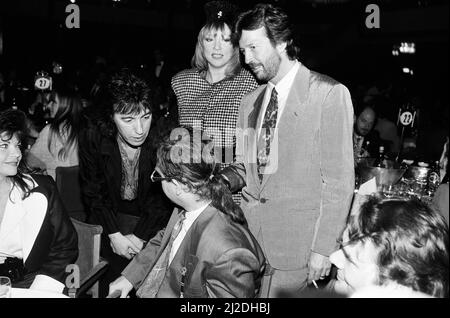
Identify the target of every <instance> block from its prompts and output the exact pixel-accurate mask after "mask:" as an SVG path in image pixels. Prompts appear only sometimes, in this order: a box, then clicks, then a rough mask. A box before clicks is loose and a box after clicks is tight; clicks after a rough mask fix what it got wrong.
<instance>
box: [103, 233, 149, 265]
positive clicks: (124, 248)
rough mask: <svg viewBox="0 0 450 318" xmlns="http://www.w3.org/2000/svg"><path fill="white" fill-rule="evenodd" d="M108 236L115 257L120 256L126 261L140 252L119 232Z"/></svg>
mask: <svg viewBox="0 0 450 318" xmlns="http://www.w3.org/2000/svg"><path fill="white" fill-rule="evenodd" d="M108 236H109V239H110V241H111V242H110V244H111V248H112V250H113V252H114V253H116V254H117V255H120V256H122V257H125V258H127V259H132V258H133V256H134V255H136V254H137V253H139V252H140V250H141V249H140V248H139V247H137V246H136V245H135V244H134V243H133V242H132V241H130V240H129V239H128V238H126V237H125V236H123V235H122V233H120V232H117V233H113V234H109V235H108Z"/></svg>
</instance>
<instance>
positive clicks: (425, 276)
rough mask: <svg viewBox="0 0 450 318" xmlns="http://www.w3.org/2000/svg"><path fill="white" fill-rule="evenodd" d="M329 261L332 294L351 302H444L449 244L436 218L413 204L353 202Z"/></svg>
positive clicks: (401, 201)
mask: <svg viewBox="0 0 450 318" xmlns="http://www.w3.org/2000/svg"><path fill="white" fill-rule="evenodd" d="M355 200H356V201H355V202H356V203H355V205H354V207H353V209H352V212H351V214H350V216H349V219H348V222H347V226H346V228H345V230H344V232H343V236H342V245H341V246H342V247H341V249H339V250H338V251H336V252H334V253H333V254H332V255H331V256H330V260H331V262H332V263H333V264H334V265H335V266H336V267H337V268H338V272H337V281H336V282H335V283H334V287H333V288H334V290H335V291H336V292H338V293H343V294H345V295H347V296H351V297H380V298H381V297H382V298H386V297H394V298H397V297H400V298H410V297H430V296H431V297H442V298H446V297H448V292H449V290H448V288H449V285H448V283H449V238H448V225H447V224H446V222H445V220H444V218H443V217H442V215H440V214H439V212H437V211H436V210H434V209H433V208H432V207H431V206H429V205H427V204H426V203H424V202H421V201H419V200H417V199H409V200H408V199H401V198H390V199H381V198H379V197H376V196H369V197H368V198H367V199H366V198H365V197H364V196H360V197H358V198H355Z"/></svg>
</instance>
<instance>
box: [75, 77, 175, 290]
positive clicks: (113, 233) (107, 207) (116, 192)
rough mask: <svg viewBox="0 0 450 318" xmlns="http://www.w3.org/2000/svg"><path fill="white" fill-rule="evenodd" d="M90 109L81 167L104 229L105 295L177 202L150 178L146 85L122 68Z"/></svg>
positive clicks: (87, 199)
mask: <svg viewBox="0 0 450 318" xmlns="http://www.w3.org/2000/svg"><path fill="white" fill-rule="evenodd" d="M91 110H92V111H91V112H90V113H87V114H86V116H85V120H86V125H87V127H86V129H83V130H82V132H81V134H80V137H79V158H80V164H79V165H80V181H81V190H82V196H83V200H84V203H85V206H86V208H87V213H88V215H89V217H88V221H89V222H90V223H93V224H100V225H101V226H102V227H103V237H102V250H101V254H102V256H103V257H105V258H106V259H107V260H108V261H109V263H110V266H109V269H108V272H107V273H106V275H105V276H104V279H103V280H102V281H101V284H100V293H101V294H102V293H106V292H107V286H108V284H109V282H111V280H112V279H114V278H116V277H117V276H118V275H119V273H120V272H121V271H122V270H123V269H124V268H125V266H126V265H127V264H128V262H129V260H130V259H131V258H132V257H133V256H134V255H135V254H136V253H138V252H139V251H140V250H141V248H142V247H143V245H144V243H145V242H146V241H148V240H149V239H150V238H151V237H153V236H154V235H155V234H156V233H157V232H158V231H159V230H160V229H162V228H163V227H164V225H165V224H166V223H167V220H168V219H169V217H170V211H171V210H172V209H173V206H172V205H171V203H170V201H169V200H167V199H166V198H164V195H163V194H162V190H161V189H160V185H155V184H152V183H151V181H150V177H149V176H150V174H151V172H152V171H153V169H154V164H153V163H152V161H151V160H150V158H151V154H152V152H153V147H152V143H151V140H150V138H149V131H150V124H151V120H152V112H151V103H150V89H149V87H148V85H147V84H146V83H145V82H144V81H143V80H142V79H141V78H139V77H137V76H135V75H134V74H133V73H131V72H130V71H129V70H122V71H120V72H118V73H117V74H115V75H114V76H113V77H112V79H111V80H110V81H109V84H108V90H107V92H106V94H105V100H103V103H102V104H98V105H95V107H94V108H92V109H91Z"/></svg>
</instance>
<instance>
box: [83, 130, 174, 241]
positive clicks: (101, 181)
mask: <svg viewBox="0 0 450 318" xmlns="http://www.w3.org/2000/svg"><path fill="white" fill-rule="evenodd" d="M113 136H114V134H108V133H106V132H105V131H103V130H102V129H100V128H99V127H98V126H96V124H94V123H90V124H89V125H88V127H87V128H86V129H84V130H83V131H82V132H81V134H80V136H79V142H78V143H79V165H80V182H81V190H82V194H83V200H84V203H85V206H86V208H87V209H88V212H89V214H90V218H89V221H90V222H92V223H96V224H100V225H102V226H103V229H104V233H105V234H111V233H116V232H119V231H120V229H119V221H118V218H117V213H119V212H120V211H119V204H120V202H119V200H121V197H120V186H121V182H122V158H121V155H120V150H119V146H118V144H117V141H116V138H115V137H113ZM152 152H153V148H152V144H151V141H150V137H148V138H147V139H146V141H145V142H144V144H143V145H142V148H141V153H140V156H139V184H138V194H137V200H138V206H139V210H140V219H139V221H138V223H137V225H136V227H135V229H134V234H135V235H136V236H137V237H139V238H141V239H143V240H145V241H147V240H148V239H150V238H151V237H153V236H154V235H155V234H156V233H157V232H158V231H159V230H161V229H162V228H163V227H164V225H165V224H167V220H168V219H169V217H170V211H171V210H172V209H173V206H172V204H171V203H170V201H169V200H168V199H167V198H166V197H165V196H164V195H163V193H162V189H161V185H160V184H159V183H152V182H151V180H150V175H151V174H152V172H153V169H154V164H153V163H152V161H151V160H150V158H151V157H152Z"/></svg>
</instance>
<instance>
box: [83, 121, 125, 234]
mask: <svg viewBox="0 0 450 318" xmlns="http://www.w3.org/2000/svg"><path fill="white" fill-rule="evenodd" d="M100 142H101V137H100V133H99V132H98V131H96V130H95V129H93V128H87V129H86V130H84V131H82V132H81V134H80V137H79V147H78V148H79V154H78V157H79V166H80V183H81V191H82V195H83V201H84V203H85V204H86V207H87V208H88V210H89V213H90V214H93V215H95V220H97V221H98V222H99V223H100V225H101V226H102V227H103V230H104V231H105V233H106V234H112V233H116V232H119V226H118V222H117V218H116V215H115V213H114V212H113V207H112V204H111V200H110V199H109V195H108V192H107V191H108V190H107V189H108V186H107V185H106V180H105V176H104V174H103V169H102V157H101V152H100Z"/></svg>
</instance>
